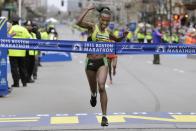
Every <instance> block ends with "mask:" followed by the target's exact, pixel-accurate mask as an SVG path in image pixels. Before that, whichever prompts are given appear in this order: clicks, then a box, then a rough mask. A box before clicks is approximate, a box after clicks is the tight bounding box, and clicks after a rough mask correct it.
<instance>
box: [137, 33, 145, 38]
mask: <svg viewBox="0 0 196 131" xmlns="http://www.w3.org/2000/svg"><path fill="white" fill-rule="evenodd" d="M137 39H145V35H144V34H143V33H140V32H138V33H137Z"/></svg>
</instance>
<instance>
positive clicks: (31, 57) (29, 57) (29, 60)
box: [24, 20, 38, 83]
mask: <svg viewBox="0 0 196 131" xmlns="http://www.w3.org/2000/svg"><path fill="white" fill-rule="evenodd" d="M24 25H25V26H26V28H27V30H28V32H29V34H30V35H31V39H36V35H35V33H33V23H32V21H30V20H27V21H26V22H25V23H24ZM36 55H38V51H36V50H28V51H27V52H26V66H27V74H28V77H27V78H28V79H27V82H28V83H33V82H34V80H33V79H32V75H33V70H34V68H35V56H36Z"/></svg>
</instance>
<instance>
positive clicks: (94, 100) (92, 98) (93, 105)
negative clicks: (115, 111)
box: [90, 95, 97, 107]
mask: <svg viewBox="0 0 196 131" xmlns="http://www.w3.org/2000/svg"><path fill="white" fill-rule="evenodd" d="M90 103H91V106H92V107H95V106H96V104H97V95H96V96H92V95H91V100H90Z"/></svg>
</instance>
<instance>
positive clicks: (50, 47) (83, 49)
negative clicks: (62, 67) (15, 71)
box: [0, 38, 115, 54]
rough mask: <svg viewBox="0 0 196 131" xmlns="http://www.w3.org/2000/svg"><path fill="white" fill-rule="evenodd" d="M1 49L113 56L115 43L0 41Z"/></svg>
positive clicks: (32, 40)
mask: <svg viewBox="0 0 196 131" xmlns="http://www.w3.org/2000/svg"><path fill="white" fill-rule="evenodd" d="M0 48H9V49H25V50H30V49H31V50H42V51H63V52H75V53H90V54H91V53H92V54H113V53H115V46H114V43H110V42H106V43H105V42H104V43H103V42H85V41H65V40H34V39H12V38H7V39H0Z"/></svg>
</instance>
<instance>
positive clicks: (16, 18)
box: [11, 15, 20, 22]
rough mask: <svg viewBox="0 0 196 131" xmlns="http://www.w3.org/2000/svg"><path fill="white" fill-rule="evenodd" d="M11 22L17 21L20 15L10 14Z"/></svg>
mask: <svg viewBox="0 0 196 131" xmlns="http://www.w3.org/2000/svg"><path fill="white" fill-rule="evenodd" d="M11 20H12V22H18V21H19V20H20V17H19V16H17V15H14V16H12V19H11Z"/></svg>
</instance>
